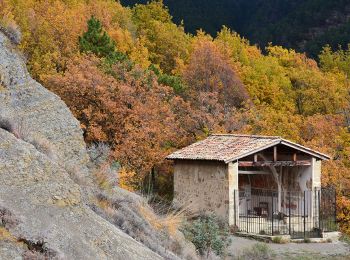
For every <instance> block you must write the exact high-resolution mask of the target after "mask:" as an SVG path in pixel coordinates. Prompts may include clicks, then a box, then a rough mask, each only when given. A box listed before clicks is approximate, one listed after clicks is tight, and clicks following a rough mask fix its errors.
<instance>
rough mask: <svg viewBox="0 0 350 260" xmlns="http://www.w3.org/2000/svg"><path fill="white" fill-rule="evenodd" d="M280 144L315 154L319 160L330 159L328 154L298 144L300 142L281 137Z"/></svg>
mask: <svg viewBox="0 0 350 260" xmlns="http://www.w3.org/2000/svg"><path fill="white" fill-rule="evenodd" d="M281 144H284V145H286V146H289V147H292V148H294V149H298V150H300V151H303V152H304V153H307V154H310V155H312V156H315V157H317V158H319V159H321V160H330V159H331V157H330V156H328V155H327V154H324V153H320V152H317V151H314V150H312V149H310V148H307V147H305V146H303V145H300V144H297V143H294V142H291V141H288V140H286V139H282V140H281Z"/></svg>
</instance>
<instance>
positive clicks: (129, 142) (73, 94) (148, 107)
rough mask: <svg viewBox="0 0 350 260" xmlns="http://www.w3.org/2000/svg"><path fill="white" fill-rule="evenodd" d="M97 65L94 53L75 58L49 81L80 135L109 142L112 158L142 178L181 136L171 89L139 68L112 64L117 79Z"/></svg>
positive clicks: (159, 162)
mask: <svg viewBox="0 0 350 260" xmlns="http://www.w3.org/2000/svg"><path fill="white" fill-rule="evenodd" d="M99 65H100V60H99V59H97V58H94V57H89V56H82V57H78V58H75V59H73V60H72V61H71V62H70V63H69V64H68V69H67V71H66V73H65V74H64V75H63V76H62V75H57V76H54V77H51V78H50V81H49V83H50V85H51V86H52V87H51V88H52V89H53V90H54V91H55V93H57V94H58V95H60V96H61V97H62V98H63V100H64V101H65V102H66V104H67V105H68V106H69V108H70V109H71V110H72V112H73V113H74V115H75V116H76V117H77V118H78V120H79V121H80V122H81V124H82V127H83V129H84V132H85V140H86V141H87V142H89V143H91V142H97V141H99V142H105V143H108V144H110V145H111V147H112V148H113V151H114V156H115V159H117V160H118V161H119V162H120V163H121V164H122V166H124V167H126V168H127V169H129V170H133V171H135V172H136V173H137V174H138V178H139V180H142V179H143V178H144V177H145V176H146V175H147V174H148V173H150V172H151V171H152V170H154V169H155V168H156V167H157V165H160V164H161V163H162V162H163V160H164V157H165V156H166V155H167V154H168V153H169V152H170V151H171V149H174V147H175V146H176V144H177V138H178V137H177V136H178V135H179V136H181V135H183V133H182V130H181V127H180V125H179V124H178V123H177V122H176V121H175V115H174V113H173V111H172V109H171V102H172V98H173V97H174V94H173V92H172V90H171V88H169V87H166V86H163V85H159V84H158V83H157V79H156V77H154V75H153V74H149V73H147V71H143V70H142V69H140V68H137V67H135V68H134V69H133V70H132V71H131V72H128V71H125V70H123V67H122V65H121V64H116V65H115V66H114V67H113V69H114V70H115V73H116V74H117V75H119V76H120V75H122V77H121V78H123V80H117V79H115V78H113V77H112V76H109V75H107V74H105V73H104V72H103V71H101V70H100V69H99ZM134 75H139V76H138V78H135V76H134ZM175 129H176V131H175Z"/></svg>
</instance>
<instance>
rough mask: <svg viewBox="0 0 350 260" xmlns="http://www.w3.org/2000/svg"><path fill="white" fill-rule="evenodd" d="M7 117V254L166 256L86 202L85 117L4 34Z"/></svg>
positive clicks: (0, 111) (2, 192)
mask: <svg viewBox="0 0 350 260" xmlns="http://www.w3.org/2000/svg"><path fill="white" fill-rule="evenodd" d="M0 116H1V121H0V259H15V258H17V259H21V258H27V259H28V258H30V257H32V258H34V259H37V258H38V257H41V258H46V259H47V258H52V259H161V257H160V256H158V255H157V254H156V253H154V252H153V251H151V250H150V249H148V248H146V247H145V246H143V245H142V244H140V243H139V242H137V241H135V240H134V239H132V238H131V237H129V236H128V235H126V234H125V233H123V232H122V231H121V230H119V229H118V228H117V227H116V226H114V225H112V224H111V223H110V222H108V221H106V220H105V219H103V218H102V217H100V216H98V215H97V214H96V213H95V212H93V211H92V210H91V209H90V208H89V207H88V206H87V205H86V204H85V203H84V202H83V199H82V198H83V193H82V191H81V187H80V186H79V185H77V184H76V183H75V182H74V181H73V180H72V179H71V178H70V175H69V174H68V173H67V171H66V169H68V168H69V169H75V170H77V169H78V168H79V171H80V172H83V173H87V167H86V166H85V165H86V163H87V162H88V156H87V153H86V149H85V144H84V141H83V137H82V132H81V130H80V128H79V122H78V121H77V120H76V119H75V118H74V117H73V116H72V114H71V113H70V111H69V109H68V108H67V107H66V106H65V104H64V103H63V102H62V101H61V100H60V98H59V97H57V96H56V95H54V94H52V93H50V92H49V91H48V90H46V89H45V88H44V87H42V86H41V85H40V84H38V83H37V82H35V81H34V80H33V79H31V78H30V76H29V75H28V72H27V70H26V67H25V64H24V62H23V59H22V57H21V56H20V54H18V52H17V51H16V49H15V47H14V46H13V45H12V44H11V43H10V41H9V40H8V39H7V37H6V36H5V35H4V34H2V33H1V32H0ZM35 257H37V258H35ZM32 258H31V259H32Z"/></svg>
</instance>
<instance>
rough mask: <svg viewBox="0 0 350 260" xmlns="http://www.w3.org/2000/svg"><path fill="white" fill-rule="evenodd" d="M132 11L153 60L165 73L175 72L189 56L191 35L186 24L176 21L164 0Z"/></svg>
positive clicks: (139, 5) (138, 32)
mask: <svg viewBox="0 0 350 260" xmlns="http://www.w3.org/2000/svg"><path fill="white" fill-rule="evenodd" d="M132 11H133V21H134V23H135V25H136V27H137V34H138V35H139V36H140V37H143V39H145V42H144V43H145V46H146V47H147V49H148V52H149V58H150V60H151V62H152V63H153V64H156V65H158V66H159V67H160V69H161V70H162V71H163V72H164V73H167V74H171V73H172V72H173V71H174V70H175V69H176V67H177V65H178V64H181V63H182V62H183V61H184V60H186V59H187V57H188V48H189V45H190V36H189V35H188V34H186V33H185V31H184V27H183V26H182V25H176V24H175V23H173V22H172V17H171V16H170V14H169V10H168V9H167V8H166V7H165V6H164V4H163V2H162V1H150V2H149V3H147V4H146V5H143V4H137V5H135V7H134V8H133V10H132Z"/></svg>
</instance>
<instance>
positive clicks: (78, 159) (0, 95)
mask: <svg viewBox="0 0 350 260" xmlns="http://www.w3.org/2000/svg"><path fill="white" fill-rule="evenodd" d="M0 83H2V85H3V87H2V88H0V116H2V117H6V118H8V119H10V120H12V121H14V122H17V123H19V124H21V126H22V127H23V128H26V129H24V130H25V131H26V134H27V135H29V137H30V135H37V136H43V137H45V138H46V139H47V140H48V141H49V142H50V143H51V144H52V145H53V149H54V150H55V153H56V155H57V157H58V159H59V160H60V161H61V162H62V163H64V164H67V165H70V166H72V165H74V164H75V165H79V166H82V165H85V164H86V163H87V160H88V156H87V154H86V149H85V143H84V140H83V135H82V130H81V129H80V124H79V121H78V120H77V119H75V118H74V117H73V115H72V113H71V112H70V110H69V109H68V107H67V106H66V105H65V103H64V102H63V101H62V100H61V99H60V98H59V97H58V96H56V95H55V94H53V93H51V92H50V91H48V90H47V89H46V88H44V87H43V86H41V85H40V84H39V83H38V82H36V81H35V80H33V79H32V78H31V77H30V75H29V74H28V71H27V69H26V65H25V63H24V60H23V57H22V56H21V54H20V53H19V52H18V51H17V50H16V49H15V48H14V47H13V46H12V45H11V42H10V41H9V39H8V38H7V37H6V36H5V35H4V34H2V33H1V32H0Z"/></svg>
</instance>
